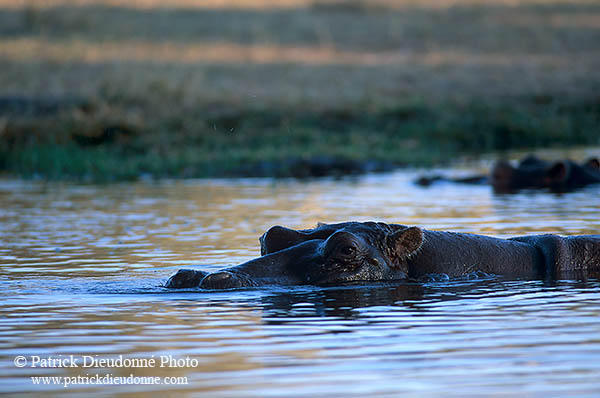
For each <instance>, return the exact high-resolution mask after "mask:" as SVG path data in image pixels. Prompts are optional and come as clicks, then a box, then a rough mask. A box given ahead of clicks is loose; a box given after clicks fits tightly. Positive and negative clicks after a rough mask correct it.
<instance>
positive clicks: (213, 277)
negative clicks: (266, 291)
mask: <svg viewBox="0 0 600 398" xmlns="http://www.w3.org/2000/svg"><path fill="white" fill-rule="evenodd" d="M260 243H261V254H262V256H261V257H259V258H256V259H254V260H250V261H248V262H246V263H244V264H240V265H237V266H234V267H231V268H227V269H224V270H222V271H217V272H215V273H212V274H208V275H206V276H204V275H203V276H202V279H201V281H200V282H199V286H200V287H201V288H206V289H230V288H238V287H247V286H261V285H269V284H278V285H306V284H308V285H339V284H345V283H350V282H358V281H384V280H397V279H405V278H406V277H407V268H408V266H407V259H408V258H409V257H410V256H411V255H413V254H414V253H415V252H416V251H418V250H419V248H420V247H421V245H422V243H423V232H422V231H421V230H420V229H419V228H417V227H406V226H402V225H389V224H384V223H375V222H365V223H359V222H348V223H341V224H319V225H318V226H317V227H316V228H314V229H306V230H293V229H288V228H284V227H279V226H276V227H272V228H271V229H269V230H268V231H267V232H266V233H265V234H264V235H263V236H262V237H261V238H260ZM180 272H183V270H182V271H180ZM176 277H177V274H176V275H175V276H173V277H172V278H171V280H169V282H167V287H186V286H182V284H181V283H180V284H177V283H176V279H177V278H176ZM187 278H188V279H190V277H189V275H188V276H187ZM173 279H175V280H174V281H173V282H171V281H172V280H173ZM197 279H198V278H197ZM194 281H195V282H194V283H196V286H198V284H197V280H194ZM170 285H171V286H170Z"/></svg>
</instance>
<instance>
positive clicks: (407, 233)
mask: <svg viewBox="0 0 600 398" xmlns="http://www.w3.org/2000/svg"><path fill="white" fill-rule="evenodd" d="M387 244H388V247H389V248H390V252H391V253H393V254H394V255H395V256H396V258H397V259H405V258H407V257H409V256H411V255H412V254H414V253H415V252H416V251H417V250H419V248H420V247H421V245H422V244H423V231H422V230H421V229H420V228H417V227H408V228H404V229H401V230H398V231H396V232H394V233H392V234H389V235H388V236H387Z"/></svg>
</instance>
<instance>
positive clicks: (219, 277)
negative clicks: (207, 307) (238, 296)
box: [200, 271, 255, 289]
mask: <svg viewBox="0 0 600 398" xmlns="http://www.w3.org/2000/svg"><path fill="white" fill-rule="evenodd" d="M254 285H255V284H254V283H253V282H252V280H251V279H250V278H248V277H247V276H245V275H239V274H234V273H232V272H228V271H219V272H214V273H212V274H208V275H206V277H204V279H202V281H201V282H200V288H202V289H235V288H240V287H249V286H254Z"/></svg>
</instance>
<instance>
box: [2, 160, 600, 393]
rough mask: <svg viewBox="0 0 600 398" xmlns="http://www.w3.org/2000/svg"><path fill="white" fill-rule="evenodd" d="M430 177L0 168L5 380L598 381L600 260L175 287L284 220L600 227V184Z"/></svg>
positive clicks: (10, 384)
mask: <svg viewBox="0 0 600 398" xmlns="http://www.w3.org/2000/svg"><path fill="white" fill-rule="evenodd" d="M414 177H415V173H412V172H407V171H403V172H395V173H390V174H383V175H367V176H362V177H356V178H348V179H341V180H329V179H324V180H311V181H293V180H289V181H288V180H281V181H276V182H274V181H272V180H267V179H265V180H260V179H254V180H253V179H248V180H199V181H179V182H175V181H162V182H158V183H156V182H139V183H133V184H131V183H127V184H112V185H100V186H98V185H78V184H69V183H46V182H35V181H34V182H31V181H29V182H24V181H17V180H0V283H1V287H2V289H1V290H0V297H1V299H0V336H1V339H0V393H8V394H9V395H14V396H35V397H79V396H84V395H85V396H86V397H104V396H106V397H109V396H110V397H148V396H150V397H152V396H157V397H163V396H177V397H282V396H285V397H321V396H332V395H333V394H339V395H341V396H345V397H366V396H369V397H388V396H389V397H398V396H402V397H481V396H494V397H544V398H547V397H598V396H600V281H599V280H596V279H588V280H560V281H555V282H547V281H546V282H544V281H539V280H510V279H505V278H501V277H492V276H489V277H479V278H475V279H468V278H463V279H456V280H437V281H432V282H427V283H396V284H371V285H365V286H356V287H344V288H316V287H310V286H302V287H294V288H281V287H279V288H277V287H273V288H262V289H250V290H239V291H227V292H202V291H169V290H167V289H164V288H162V287H160V284H161V283H164V282H165V281H166V279H167V278H168V277H169V276H170V275H171V274H173V273H174V272H175V271H176V270H177V269H179V268H180V267H189V266H191V265H193V266H196V267H197V268H199V269H204V270H209V271H212V270H216V269H218V268H220V267H223V266H225V265H231V264H236V263H240V262H243V261H246V260H248V259H250V258H253V257H256V256H257V255H258V254H259V246H258V237H259V236H260V235H261V234H262V233H263V232H264V231H265V230H266V229H268V228H269V227H270V226H272V225H277V224H279V225H285V226H288V227H293V228H308V227H312V226H314V225H315V224H316V223H317V222H319V221H324V222H341V221H349V220H358V221H366V220H378V221H386V222H396V223H401V224H408V225H419V226H423V227H426V228H428V229H438V230H453V231H459V232H473V233H480V234H487V235H493V236H498V237H509V236H515V235H525V234H537V233H560V234H586V233H596V234H597V233H599V231H600V218H599V217H598V214H599V210H600V200H599V199H598V198H599V196H598V187H597V186H596V187H590V188H587V189H584V190H581V191H579V192H574V193H566V194H550V193H546V192H523V193H519V194H515V195H495V194H493V193H492V192H491V190H490V189H489V188H488V187H484V186H479V187H478V186H471V187H470V186H453V185H444V184H441V185H438V186H434V187H430V188H426V189H424V188H419V187H417V186H414V185H413V184H412V183H411V180H412V179H413V178H414ZM110 360H112V361H113V362H112V363H110V362H108V361H110ZM150 360H154V361H155V362H151V361H150ZM103 361H104V362H103ZM119 361H121V362H119ZM135 361H137V363H134V362H135ZM73 365H77V367H75V366H73ZM44 377H46V378H44ZM53 377H54V378H53ZM154 378H156V379H154ZM107 383H108V384H107ZM141 383H154V384H141ZM156 383H160V384H156ZM65 385H67V386H66V387H65Z"/></svg>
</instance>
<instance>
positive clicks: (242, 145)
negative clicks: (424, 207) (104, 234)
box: [0, 98, 600, 181]
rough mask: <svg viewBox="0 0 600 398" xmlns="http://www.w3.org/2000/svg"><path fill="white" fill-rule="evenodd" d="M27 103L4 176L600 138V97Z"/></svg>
mask: <svg viewBox="0 0 600 398" xmlns="http://www.w3.org/2000/svg"><path fill="white" fill-rule="evenodd" d="M20 100H21V102H23V103H24V104H25V105H23V106H25V108H24V109H22V110H21V112H22V113H25V114H26V116H21V117H13V118H11V119H10V122H9V123H7V124H6V125H5V126H4V134H3V136H2V143H1V144H0V169H1V170H2V171H3V172H5V173H9V174H12V175H18V176H22V177H26V178H31V177H39V178H47V179H75V180H88V181H113V180H133V179H137V178H139V177H142V176H151V177H156V178H160V177H175V178H191V177H237V176H273V177H290V176H292V177H312V176H323V175H346V174H359V173H364V172H368V171H384V170H390V169H393V168H395V167H400V166H431V165H436V164H444V163H448V162H450V161H453V160H456V158H457V157H459V156H464V155H471V156H472V155H476V154H478V153H483V152H488V153H489V152H502V151H507V150H511V149H522V148H539V147H568V146H574V145H598V143H599V141H598V131H599V130H598V129H599V127H598V126H599V120H600V101H597V102H581V103H560V102H558V101H556V102H555V101H551V100H549V99H536V98H533V99H530V100H529V101H522V102H520V103H515V104H514V105H513V106H508V105H506V104H503V105H501V106H500V105H496V106H492V105H485V104H482V103H470V104H468V105H458V104H445V105H444V106H439V107H437V108H433V107H428V106H425V105H418V104H412V105H405V106H398V107H396V108H388V109H383V110H379V111H367V112H364V111H361V110H359V109H356V110H351V109H344V110H330V111H324V112H299V111H297V112H296V113H291V112H289V111H287V110H280V111H277V110H272V109H271V110H237V111H236V110H231V111H229V112H227V111H222V112H215V113H214V114H213V115H209V116H208V117H207V115H206V114H204V113H203V112H199V113H196V114H194V113H187V112H182V113H180V114H178V113H177V112H173V113H171V114H169V115H168V117H164V116H163V117H160V116H154V117H153V115H152V114H148V115H147V116H146V117H144V118H139V119H136V120H130V119H127V118H118V117H116V116H114V117H110V115H104V114H103V115H98V113H99V111H98V110H97V109H98V108H99V107H102V105H97V104H93V103H90V102H87V101H73V100H72V101H70V102H69V103H65V104H64V106H61V105H59V104H56V105H55V107H54V108H52V107H51V106H50V105H48V106H46V108H48V109H46V110H40V109H35V106H36V104H35V103H34V102H33V101H31V100H30V101H29V103H28V104H27V101H26V100H27V99H25V98H20ZM50 101H51V100H49V99H46V102H47V103H49V102H50ZM54 101H55V102H56V101H59V100H58V99H54ZM0 102H1V101H0ZM38 102H40V100H38ZM37 106H38V107H40V104H37ZM103 106H104V107H108V105H103ZM36 112H37V115H35V116H32V114H34V113H36Z"/></svg>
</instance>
